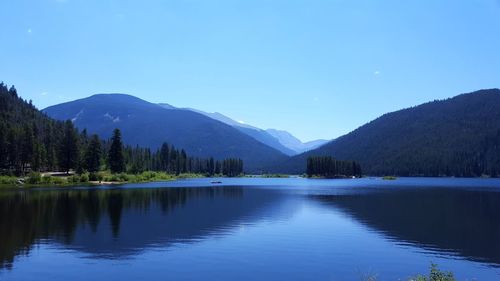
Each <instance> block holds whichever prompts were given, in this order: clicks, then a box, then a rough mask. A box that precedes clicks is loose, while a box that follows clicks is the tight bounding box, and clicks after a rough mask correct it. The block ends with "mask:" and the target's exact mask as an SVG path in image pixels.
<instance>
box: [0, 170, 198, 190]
mask: <svg viewBox="0 0 500 281" xmlns="http://www.w3.org/2000/svg"><path fill="white" fill-rule="evenodd" d="M201 177H204V175H201V174H192V173H187V174H179V175H175V174H168V173H165V172H153V171H146V172H142V173H140V174H127V173H120V174H112V173H110V172H109V171H102V172H98V173H83V174H70V175H60V174H59V175H57V176H53V175H49V174H45V175H44V174H41V173H36V172H32V173H30V174H28V175H27V176H25V177H13V176H0V187H13V186H17V187H21V186H22V187H37V186H49V185H50V186H53V185H56V186H72V185H99V184H121V183H142V182H155V181H171V180H176V179H184V178H201Z"/></svg>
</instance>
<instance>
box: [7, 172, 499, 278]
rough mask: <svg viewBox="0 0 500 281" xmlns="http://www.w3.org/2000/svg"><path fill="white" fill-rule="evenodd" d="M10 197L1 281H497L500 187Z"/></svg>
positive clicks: (63, 191) (84, 191) (252, 184)
mask: <svg viewBox="0 0 500 281" xmlns="http://www.w3.org/2000/svg"><path fill="white" fill-rule="evenodd" d="M213 180H214V179H187V180H179V181H173V182H156V183H146V184H126V185H121V186H105V187H92V188H89V187H78V188H39V189H31V190H19V189H12V190H11V189H4V190H0V280H361V279H362V277H363V276H371V275H375V276H377V278H378V280H406V278H408V277H410V276H413V275H415V274H417V273H427V272H428V269H429V267H430V264H431V263H432V262H433V263H436V264H438V265H439V267H440V268H441V269H443V270H450V271H453V272H454V273H455V275H456V277H458V278H457V279H458V280H466V279H467V280H473V279H476V280H500V180H497V179H449V178H401V179H398V180H395V181H384V180H381V179H379V178H363V179H352V180H321V179H302V178H284V179H262V178H234V179H226V178H223V179H220V181H222V184H218V185H214V184H211V183H210V182H211V181H213Z"/></svg>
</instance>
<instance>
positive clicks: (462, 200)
mask: <svg viewBox="0 0 500 281" xmlns="http://www.w3.org/2000/svg"><path fill="white" fill-rule="evenodd" d="M313 198H315V199H318V200H320V201H321V202H324V203H326V204H329V205H332V206H334V207H336V208H338V209H341V210H343V211H345V212H346V213H348V214H349V215H350V216H352V217H353V218H355V219H356V220H359V221H361V222H362V223H364V224H366V225H368V226H369V227H372V228H375V229H376V230H378V231H381V232H383V233H385V234H387V235H388V236H389V237H391V238H394V239H395V240H397V241H401V242H409V243H412V244H414V245H416V246H418V247H423V248H430V249H439V250H441V251H452V252H454V253H457V254H459V255H461V256H463V257H465V258H467V259H471V260H478V261H485V262H489V263H492V264H496V265H500V192H493V191H473V190H464V189H462V190H460V189H449V188H426V189H418V190H415V189H411V190H399V189H397V190H389V191H385V192H374V193H365V194H358V195H352V194H351V195H340V196H330V195H321V196H313Z"/></svg>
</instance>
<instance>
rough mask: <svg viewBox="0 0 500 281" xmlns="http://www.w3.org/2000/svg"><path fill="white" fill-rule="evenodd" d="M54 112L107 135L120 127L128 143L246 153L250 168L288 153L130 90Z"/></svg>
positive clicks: (208, 153)
mask: <svg viewBox="0 0 500 281" xmlns="http://www.w3.org/2000/svg"><path fill="white" fill-rule="evenodd" d="M44 112H45V113H47V114H48V115H49V116H51V117H53V118H55V119H58V120H66V119H70V120H72V121H73V123H74V124H75V126H76V127H78V128H80V129H84V128H86V129H87V130H88V132H89V133H96V134H98V135H99V136H100V137H101V138H104V139H106V138H109V137H110V132H112V131H113V129H114V128H119V129H120V130H121V132H122V136H123V140H124V142H125V143H126V144H130V145H139V146H142V147H149V148H152V149H156V148H158V147H159V146H160V145H161V144H162V143H163V142H168V143H169V144H172V145H175V146H176V147H182V148H184V149H185V150H186V152H187V153H189V154H190V155H193V156H198V157H205V158H207V157H214V158H216V159H223V158H241V159H242V160H243V161H244V163H245V170H246V171H247V172H259V171H260V170H261V169H262V167H264V166H265V165H266V164H267V163H270V162H273V161H280V160H283V159H285V158H286V156H285V155H284V154H282V153H281V152H279V151H277V150H275V149H273V148H271V147H269V146H267V145H265V144H263V143H261V142H259V141H257V140H255V139H253V138H251V137H250V136H248V135H246V134H244V133H242V132H240V131H238V130H236V129H235V128H233V127H231V126H228V125H226V124H224V123H222V122H219V121H216V120H213V119H211V118H209V117H207V116H204V115H202V114H199V113H196V112H192V111H189V110H181V109H165V108H164V107H163V106H161V105H158V104H153V103H149V102H146V101H144V100H141V99H139V98H136V97H133V96H129V95H124V94H99V95H94V96H91V97H88V98H84V99H80V100H75V101H72V102H67V103H63V104H59V105H55V106H51V107H48V108H46V109H44Z"/></svg>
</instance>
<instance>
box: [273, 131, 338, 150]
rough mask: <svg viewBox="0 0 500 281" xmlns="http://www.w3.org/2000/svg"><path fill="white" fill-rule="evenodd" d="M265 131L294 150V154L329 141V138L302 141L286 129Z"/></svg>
mask: <svg viewBox="0 0 500 281" xmlns="http://www.w3.org/2000/svg"><path fill="white" fill-rule="evenodd" d="M266 132H267V133H268V134H270V135H271V136H273V137H274V138H276V139H277V140H278V141H279V142H280V143H281V144H282V145H284V146H285V147H288V148H289V149H291V150H293V151H295V153H296V154H299V153H302V152H306V151H309V150H313V149H315V148H317V147H320V146H322V145H323V144H325V143H327V142H329V140H322V139H319V140H313V141H309V142H305V143H303V142H302V141H300V140H299V139H298V138H296V137H294V136H293V135H292V134H290V133H289V132H287V131H283V130H276V129H267V130H266Z"/></svg>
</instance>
